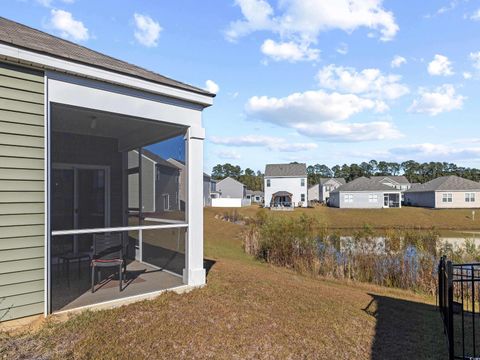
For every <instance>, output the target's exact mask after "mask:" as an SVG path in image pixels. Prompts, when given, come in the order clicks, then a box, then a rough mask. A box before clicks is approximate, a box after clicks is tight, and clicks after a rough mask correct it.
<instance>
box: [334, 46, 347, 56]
mask: <svg viewBox="0 0 480 360" xmlns="http://www.w3.org/2000/svg"><path fill="white" fill-rule="evenodd" d="M336 51H337V53H339V54H340V55H347V54H348V45H347V44H345V43H341V44H340V45H339V46H338V47H337V49H336Z"/></svg>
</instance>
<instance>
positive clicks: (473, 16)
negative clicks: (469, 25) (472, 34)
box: [470, 9, 480, 21]
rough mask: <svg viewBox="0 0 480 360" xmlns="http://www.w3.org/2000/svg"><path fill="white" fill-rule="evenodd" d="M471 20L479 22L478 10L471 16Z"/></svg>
mask: <svg viewBox="0 0 480 360" xmlns="http://www.w3.org/2000/svg"><path fill="white" fill-rule="evenodd" d="M470 19H471V20H474V21H479V20H480V9H477V10H476V11H475V12H474V13H473V14H472V15H471V16H470Z"/></svg>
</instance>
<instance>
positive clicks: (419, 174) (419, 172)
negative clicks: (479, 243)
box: [212, 160, 480, 190]
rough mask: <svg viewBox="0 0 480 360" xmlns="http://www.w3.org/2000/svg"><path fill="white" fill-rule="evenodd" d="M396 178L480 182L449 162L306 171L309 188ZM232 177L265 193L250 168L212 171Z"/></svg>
mask: <svg viewBox="0 0 480 360" xmlns="http://www.w3.org/2000/svg"><path fill="white" fill-rule="evenodd" d="M388 175H391V176H395V175H405V177H406V178H407V179H408V181H410V182H411V183H425V182H427V181H430V180H432V179H435V178H437V177H439V176H445V175H457V176H461V177H463V178H465V179H470V180H473V181H480V170H479V169H476V168H469V167H463V166H458V165H456V164H454V163H449V162H435V161H431V162H424V163H419V162H417V161H414V160H408V161H404V162H401V163H397V162H387V161H377V160H370V161H368V162H366V161H364V162H362V163H360V164H350V165H347V164H343V165H335V166H332V167H331V168H330V167H328V166H327V165H323V164H315V165H310V166H308V167H307V176H308V184H309V185H313V184H318V182H319V181H320V178H330V177H341V178H344V179H345V180H346V181H347V182H348V181H352V180H355V179H356V178H358V177H361V176H366V177H370V176H388ZM228 176H230V177H232V178H234V179H236V180H238V181H240V182H241V183H243V184H245V185H246V186H247V189H249V190H263V173H262V172H261V171H254V170H252V169H251V168H246V169H245V170H243V169H242V168H241V167H240V166H238V165H232V164H230V163H226V164H223V165H222V164H218V165H215V166H214V167H213V170H212V179H215V180H221V179H224V178H226V177H228Z"/></svg>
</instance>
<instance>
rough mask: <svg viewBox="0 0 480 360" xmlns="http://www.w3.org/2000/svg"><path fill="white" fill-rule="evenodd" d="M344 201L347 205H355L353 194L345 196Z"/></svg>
mask: <svg viewBox="0 0 480 360" xmlns="http://www.w3.org/2000/svg"><path fill="white" fill-rule="evenodd" d="M343 201H344V202H346V203H353V194H344V195H343Z"/></svg>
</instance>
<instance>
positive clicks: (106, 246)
mask: <svg viewBox="0 0 480 360" xmlns="http://www.w3.org/2000/svg"><path fill="white" fill-rule="evenodd" d="M116 266H118V276H119V284H120V285H119V286H120V291H122V281H123V278H124V276H123V273H124V272H126V271H127V262H126V261H125V258H124V251H123V240H122V234H105V235H103V234H94V235H93V257H92V261H91V275H92V293H93V292H95V270H97V272H98V282H100V280H101V279H100V271H99V270H100V269H101V268H107V267H116Z"/></svg>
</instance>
